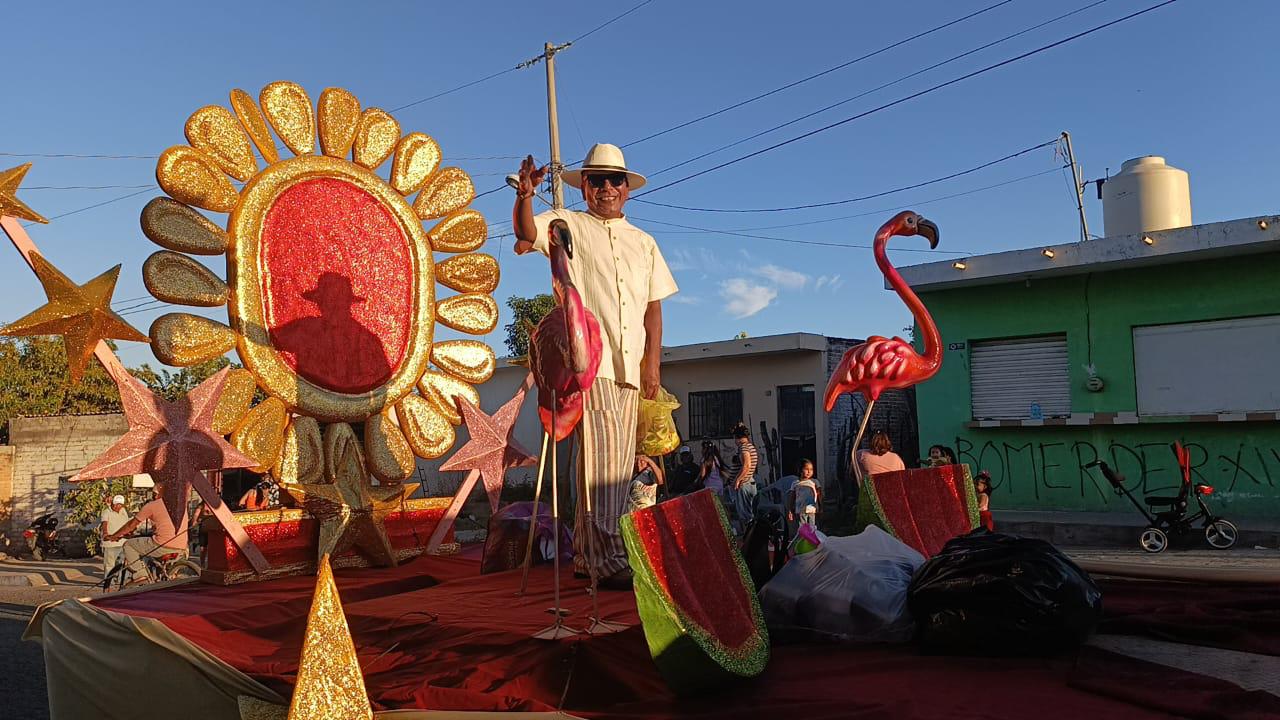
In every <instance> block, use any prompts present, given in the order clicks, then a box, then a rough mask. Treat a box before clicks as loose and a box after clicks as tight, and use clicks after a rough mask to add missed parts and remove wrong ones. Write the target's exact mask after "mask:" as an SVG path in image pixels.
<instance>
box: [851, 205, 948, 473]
mask: <svg viewBox="0 0 1280 720" xmlns="http://www.w3.org/2000/svg"><path fill="white" fill-rule="evenodd" d="M895 235H901V236H904V237H909V236H911V235H922V236H924V237H926V238H928V240H929V247H930V248H936V247H938V226H937V225H934V224H933V223H931V222H929V221H928V220H925V219H924V218H923V217H921V216H919V215H917V214H916V213H914V212H911V211H910V210H906V211H903V212H900V213H898V214H897V215H894V216H893V219H891V220H889V222H887V223H885V224H884V225H881V226H880V229H879V230H878V231H877V232H876V238H875V243H874V253H875V256H876V265H878V266H879V267H880V272H881V273H882V274H883V275H884V277H885V279H887V280H888V281H889V285H891V286H892V287H893V289H894V291H895V292H897V293H898V297H900V298H902V301H903V302H904V303H906V305H907V307H908V308H910V309H911V314H912V315H913V316H914V317H915V320H916V324H917V325H919V326H920V332H921V333H922V334H923V335H924V338H923V339H924V354H923V355H921V354H920V353H917V352H916V350H915V348H914V347H912V346H911V344H910V343H908V342H907V341H906V340H903V339H902V338H900V337H893V338H886V337H881V336H879V335H872V336H871V337H869V338H867V339H866V341H865V342H863V343H861V344H859V345H854V346H853V347H851V348H849V349H848V350H847V351H845V354H844V357H842V358H841V359H840V364H839V365H838V366H836V369H835V372H833V373H832V374H831V379H830V380H829V381H828V382H827V392H826V406H827V412H831V408H833V407H835V405H836V400H838V399H839V398H840V396H841V395H843V394H845V393H847V392H860V393H862V395H863V396H864V397H865V398H866V399H867V407H866V410H865V411H864V412H863V413H862V423H861V425H859V427H858V435H857V437H855V438H854V441H853V449H854V453H855V455H856V453H857V450H858V446H859V445H861V444H862V436H863V434H864V433H866V431H867V420H868V419H870V417H871V408H872V407H874V406H875V404H876V400H878V399H879V398H880V393H882V392H884V391H885V390H890V389H901V388H906V387H911V386H912V385H915V384H916V383H921V382H924V381H925V380H928V379H929V378H931V377H933V376H934V374H936V373H937V372H938V368H939V367H941V366H942V337H941V336H940V335H939V334H938V326H937V325H935V324H934V322H933V318H932V317H930V316H929V311H928V310H926V309H925V307H924V303H922V302H920V298H919V297H916V294H915V293H914V292H912V291H911V287H910V286H909V285H907V282H906V281H905V280H903V279H902V276H901V275H899V274H898V271H897V270H896V269H894V267H893V265H891V264H890V263H889V257H888V256H887V255H886V254H885V246H886V245H888V243H889V238H891V237H893V236H895ZM853 469H854V473H855V476H856V477H857V479H858V484H859V485H861V484H862V469H861V468H860V467H858V462H857V458H856V457H855V458H854V463H853Z"/></svg>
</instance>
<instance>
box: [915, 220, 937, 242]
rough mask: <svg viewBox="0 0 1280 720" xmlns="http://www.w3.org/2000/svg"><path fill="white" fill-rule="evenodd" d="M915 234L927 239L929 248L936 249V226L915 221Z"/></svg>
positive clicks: (928, 222)
mask: <svg viewBox="0 0 1280 720" xmlns="http://www.w3.org/2000/svg"><path fill="white" fill-rule="evenodd" d="M916 234H917V235H923V236H925V237H927V238H929V248H930V249H933V248H936V247H938V226H937V225H934V224H933V223H932V222H931V221H929V220H925V219H924V218H920V219H918V220H916Z"/></svg>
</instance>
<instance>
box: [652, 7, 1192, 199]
mask: <svg viewBox="0 0 1280 720" xmlns="http://www.w3.org/2000/svg"><path fill="white" fill-rule="evenodd" d="M1177 1H1178V0H1164V2H1160V3H1157V4H1155V5H1151V6H1149V7H1146V8H1143V9H1142V10H1137V11H1135V12H1132V13H1129V14H1128V15H1125V16H1123V17H1120V18H1116V19H1115V20H1111V21H1109V22H1105V23H1103V24H1101V25H1096V26H1094V27H1092V28H1089V29H1088V30H1084V31H1081V32H1078V33H1076V34H1074V35H1070V36H1068V37H1065V38H1063V39H1061V40H1057V41H1055V42H1052V43H1049V44H1048V45H1041V46H1040V47H1038V48H1035V49H1034V50H1028V51H1027V52H1024V53H1021V54H1019V55H1015V56H1013V57H1010V58H1006V59H1004V60H1001V61H999V62H996V63H992V64H991V65H987V66H986V67H982V68H979V69H977V70H974V71H972V72H968V73H965V74H964V75H961V76H959V77H955V78H952V79H950V80H947V81H945V82H941V83H938V84H937V85H933V86H931V87H928V88H925V89H924V90H919V91H917V92H914V93H911V94H910V95H905V96H903V97H900V98H898V99H897V100H893V101H891V102H887V103H885V104H883V105H880V106H877V107H874V108H872V109H870V110H866V111H863V112H860V113H858V114H856V115H852V116H850V117H847V118H844V119H843V120H838V121H836V122H833V123H830V124H828V125H824V126H822V127H820V128H817V129H814V130H810V131H809V132H807V133H803V134H801V135H797V136H795V137H792V138H789V139H787V140H783V141H782V142H779V143H774V144H773V145H770V146H768V147H765V148H762V149H760V150H756V151H755V152H752V153H749V154H747V155H743V156H741V157H737V158H734V159H733V160H729V161H726V162H723V163H720V164H719V165H715V166H713V167H710V168H707V169H705V170H700V171H698V172H696V173H692V174H690V175H686V176H684V177H682V178H679V179H678V180H672V181H671V182H669V183H666V184H665V185H659V186H658V187H656V188H652V189H650V190H645V191H644V192H642V193H640V194H639V195H636V196H635V197H641V196H643V195H649V194H652V193H655V192H658V191H661V190H666V189H667V188H670V187H674V186H676V185H679V184H681V183H684V182H687V181H689V180H692V179H694V178H697V177H701V176H703V175H706V174H708V173H712V172H715V171H717V170H722V169H724V168H726V167H729V166H730V165H736V164H737V163H740V162H742V161H744V160H749V159H750V158H753V157H756V156H758V155H763V154H765V153H767V152H771V151H773V150H777V149H778V148H780V147H784V146H787V145H790V144H791V143H794V142H798V141H800V140H804V139H805V138H809V137H813V136H814V135H817V134H819V133H822V132H826V131H827V130H831V129H834V128H837V127H840V126H842V125H847V124H849V123H851V122H854V121H855V120H860V119H862V118H864V117H867V116H868V115H872V114H875V113H877V112H880V111H882V110H888V109H889V108H892V107H895V106H898V105H901V104H903V103H905V102H909V101H911V100H914V99H916V98H919V97H923V96H925V95H928V94H930V93H933V92H936V91H938V90H941V89H943V88H947V87H950V86H952V85H955V84H957V83H960V82H963V81H965V80H969V79H971V78H974V77H977V76H979V75H983V74H985V73H988V72H991V71H992V70H996V69H998V68H1001V67H1004V66H1005V65H1010V64H1012V63H1015V62H1018V61H1019V60H1025V59H1026V58H1029V57H1032V56H1034V55H1039V54H1040V53H1042V52H1046V51H1048V50H1052V49H1053V48H1056V47H1058V46H1060V45H1065V44H1067V43H1069V42H1072V41H1074V40H1078V39H1080V38H1082V37H1086V36H1088V35H1092V34H1093V33H1096V32H1099V31H1101V30H1105V29H1106V28H1109V27H1111V26H1113V25H1118V24H1119V23H1122V22H1125V21H1127V20H1132V19H1133V18H1136V17H1139V16H1141V15H1145V14H1147V13H1149V12H1152V11H1154V10H1158V9H1159V8H1162V7H1164V6H1166V5H1172V4H1173V3H1175V2H1177Z"/></svg>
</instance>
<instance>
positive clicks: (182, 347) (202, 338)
mask: <svg viewBox="0 0 1280 720" xmlns="http://www.w3.org/2000/svg"><path fill="white" fill-rule="evenodd" d="M149 334H150V335H151V350H152V352H154V353H155V356H156V358H158V359H159V360H160V362H162V363H164V364H165V365H173V366H175V367H186V366H188V365H195V364H196V363H202V362H205V361H206V360H212V359H214V358H216V357H218V356H219V355H225V354H226V353H227V351H229V350H230V349H231V348H233V347H235V344H236V334H235V333H234V332H232V330H231V328H229V327H227V326H226V325H223V324H222V323H220V322H216V321H214V320H210V319H209V318H205V317H200V316H199V315H191V314H189V313H168V314H165V315H161V316H160V317H158V318H156V319H155V322H153V323H151V331H150V333H149Z"/></svg>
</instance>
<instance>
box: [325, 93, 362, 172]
mask: <svg viewBox="0 0 1280 720" xmlns="http://www.w3.org/2000/svg"><path fill="white" fill-rule="evenodd" d="M318 114H319V115H320V149H321V151H323V152H324V154H325V155H328V156H329V157H336V158H345V157H346V156H347V154H348V153H350V152H351V143H353V142H355V139H356V126H357V125H358V124H359V123H360V101H359V100H357V99H356V96H355V95H352V94H351V93H349V92H347V91H346V90H343V89H342V88H325V91H324V92H322V93H320V107H319V113H318Z"/></svg>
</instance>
